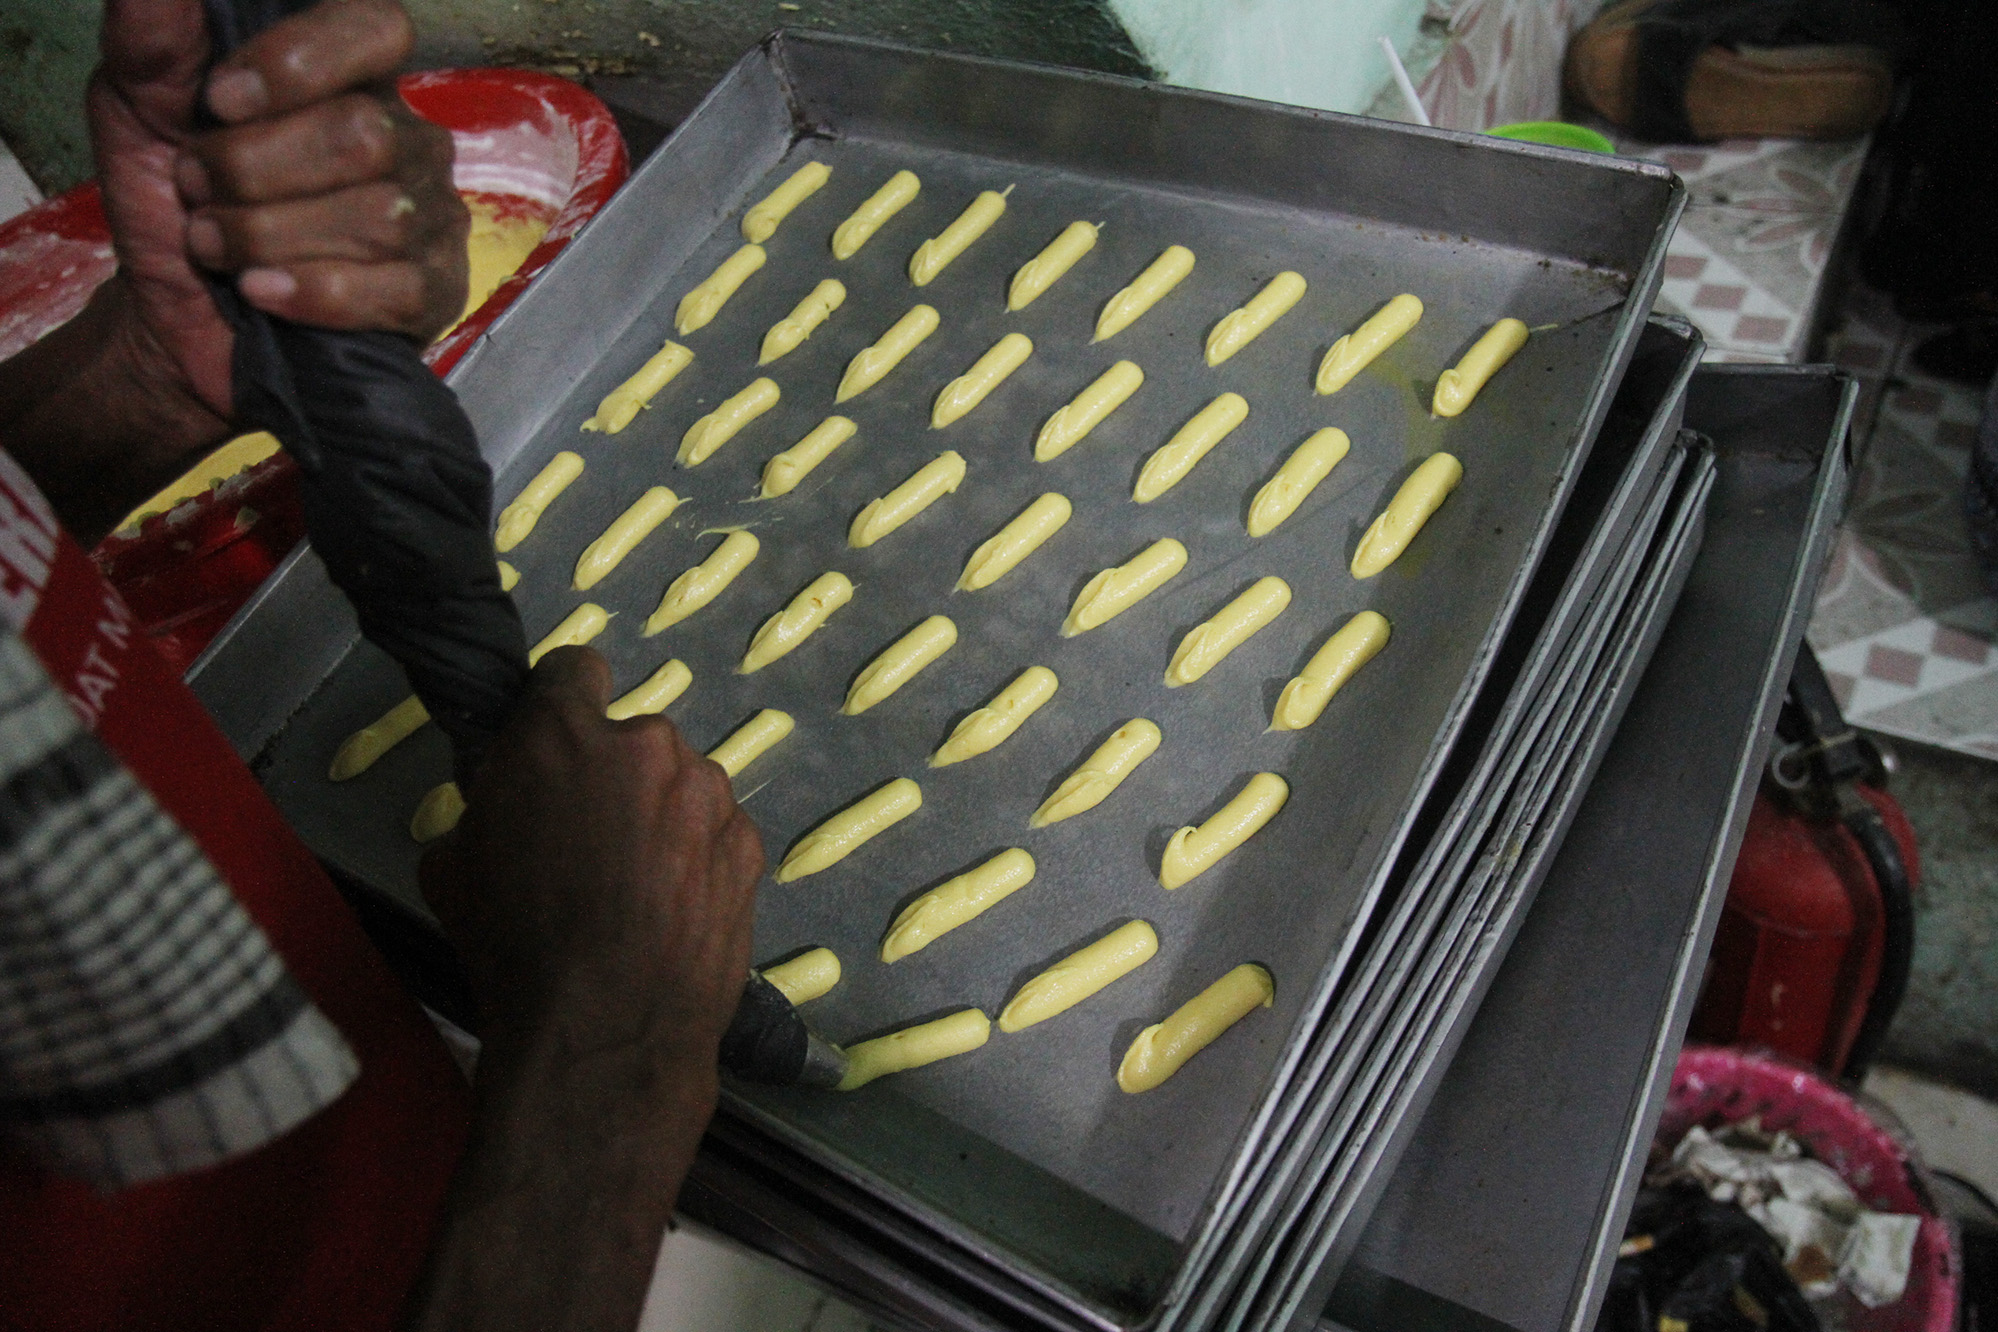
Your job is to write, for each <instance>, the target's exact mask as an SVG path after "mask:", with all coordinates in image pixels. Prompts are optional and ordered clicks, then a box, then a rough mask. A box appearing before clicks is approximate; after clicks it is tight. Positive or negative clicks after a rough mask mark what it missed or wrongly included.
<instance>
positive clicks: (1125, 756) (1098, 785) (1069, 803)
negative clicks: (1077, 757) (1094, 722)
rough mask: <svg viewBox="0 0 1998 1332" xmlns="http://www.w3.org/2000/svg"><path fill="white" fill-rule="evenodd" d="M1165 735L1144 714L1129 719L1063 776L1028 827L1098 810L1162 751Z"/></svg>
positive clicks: (1029, 821)
mask: <svg viewBox="0 0 1998 1332" xmlns="http://www.w3.org/2000/svg"><path fill="white" fill-rule="evenodd" d="M1164 738H1165V736H1164V734H1163V733H1162V732H1161V731H1160V730H1159V727H1158V723H1157V722H1154V721H1151V720H1149V719H1147V718H1144V717H1133V718H1132V719H1131V720H1129V721H1127V722H1125V723H1124V724H1123V725H1122V726H1119V727H1118V728H1117V729H1116V730H1115V731H1113V732H1111V734H1110V738H1109V739H1108V740H1105V741H1104V742H1103V743H1102V744H1100V745H1098V746H1097V747H1096V750H1095V752H1094V753H1092V754H1091V755H1090V756H1089V757H1088V758H1086V759H1084V760H1083V761H1082V762H1081V764H1080V765H1078V766H1077V767H1076V769H1075V771H1073V772H1071V773H1069V775H1068V776H1066V777H1064V778H1062V782H1061V785H1060V786H1057V787H1056V788H1055V789H1054V794H1053V795H1050V796H1049V797H1048V798H1047V799H1046V800H1043V801H1042V802H1041V805H1040V808H1039V809H1036V810H1035V811H1034V812H1033V814H1032V816H1031V817H1029V818H1028V820H1027V826H1028V827H1030V828H1045V827H1047V826H1048V825H1049V824H1050V823H1060V822H1061V821H1062V820H1063V819H1072V818H1074V817H1075V816H1076V815H1078V814H1082V813H1085V812H1087V811H1089V810H1092V809H1095V808H1096V807H1097V806H1098V805H1100V804H1102V803H1103V802H1104V800H1106V799H1108V798H1109V795H1110V793H1111V792H1112V791H1114V790H1116V789H1117V788H1118V787H1119V786H1122V785H1123V784H1124V779H1125V778H1126V777H1129V776H1130V775H1131V774H1132V773H1133V772H1136V771H1137V769H1138V765H1139V764H1140V763H1143V762H1144V761H1145V760H1146V759H1148V758H1150V757H1151V756H1152V755H1153V754H1155V753H1157V752H1158V748H1159V743H1160V741H1162V740H1163V739H1164Z"/></svg>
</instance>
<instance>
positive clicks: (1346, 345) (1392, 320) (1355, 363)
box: [1314, 292, 1422, 393]
mask: <svg viewBox="0 0 1998 1332" xmlns="http://www.w3.org/2000/svg"><path fill="white" fill-rule="evenodd" d="M1421 318H1422V302H1421V301H1420V300H1418V299H1417V298H1416V297H1414V296H1411V295H1409V294H1408V293H1407V292H1403V293H1402V294H1401V295H1399V296H1397V297H1395V298H1394V299H1393V300H1391V301H1389V302H1388V303H1387V304H1386V305H1383V306H1382V307H1381V308H1380V309H1378V310H1376V311H1374V313H1373V314H1371V315H1369V316H1368V317H1367V321H1366V322H1365V323H1363V324H1361V325H1360V326H1359V327H1358V328H1356V329H1354V330H1353V331H1352V332H1351V333H1348V334H1346V335H1345V336H1344V337H1342V338H1340V339H1339V340H1338V341H1337V342H1335V343H1333V344H1332V350H1330V351H1328V352H1326V353H1325V359H1324V360H1322V361H1320V362H1319V363H1318V378H1317V380H1316V382H1315V385H1314V387H1316V388H1317V390H1318V392H1320V393H1337V392H1338V391H1339V390H1340V389H1342V388H1344V387H1346V385H1347V384H1349V383H1351V382H1352V379H1353V376H1354V375H1357V374H1359V373H1360V371H1362V370H1364V369H1366V368H1367V366H1368V365H1369V364H1371V363H1372V362H1373V359H1374V358H1375V357H1376V356H1379V355H1380V354H1381V353H1382V352H1384V351H1386V350H1387V349H1388V348H1389V347H1392V346H1394V344H1395V343H1397V342H1399V341H1401V338H1402V335H1403V334H1405V333H1407V332H1408V330H1410V329H1411V328H1414V327H1415V325H1416V324H1417V323H1418V322H1419V321H1420V320H1421Z"/></svg>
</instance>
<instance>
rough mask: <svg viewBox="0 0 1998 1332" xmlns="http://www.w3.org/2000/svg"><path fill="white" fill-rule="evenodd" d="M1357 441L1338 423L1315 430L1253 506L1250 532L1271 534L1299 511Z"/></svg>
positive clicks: (1253, 534)
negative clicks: (1348, 436) (1340, 427)
mask: <svg viewBox="0 0 1998 1332" xmlns="http://www.w3.org/2000/svg"><path fill="white" fill-rule="evenodd" d="M1352 447H1353V441H1352V440H1350V439H1348V438H1347V437H1346V432H1345V431H1343V430H1341V429H1339V428H1338V427H1337V426H1327V427H1325V429H1323V430H1319V431H1315V432H1313V434H1312V436H1311V438H1309V439H1307V440H1305V441H1304V443H1302V444H1300V445H1298V446H1297V447H1296V448H1295V449H1293V450H1291V454H1290V457H1288V458H1286V459H1284V460H1283V466H1281V467H1279V468H1277V474H1276V475H1275V476H1273V477H1271V478H1270V479H1269V482H1268V483H1267V484H1266V485H1264V486H1263V488H1262V489H1261V490H1258V491H1257V492H1256V498H1255V500H1254V501H1253V502H1252V503H1251V504H1250V505H1249V535H1250V536H1252V537H1261V536H1268V535H1269V534H1270V533H1272V532H1274V531H1276V530H1277V528H1279V527H1281V526H1282V525H1283V521H1284V519H1286V518H1288V517H1290V516H1291V515H1292V514H1293V513H1296V512H1297V506H1298V505H1300V504H1302V503H1304V501H1305V500H1306V499H1308V498H1310V496H1311V492H1312V491H1314V490H1316V489H1318V483H1319V482H1320V481H1323V480H1324V479H1325V478H1326V477H1328V476H1330V475H1332V469H1333V468H1334V467H1337V466H1338V465H1339V463H1340V460H1341V459H1343V458H1344V457H1345V456H1346V454H1347V453H1348V452H1349V451H1350V450H1351V449H1352Z"/></svg>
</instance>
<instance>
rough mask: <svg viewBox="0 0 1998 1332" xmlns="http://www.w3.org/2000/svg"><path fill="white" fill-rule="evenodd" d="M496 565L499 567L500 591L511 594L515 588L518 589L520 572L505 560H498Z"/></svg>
mask: <svg viewBox="0 0 1998 1332" xmlns="http://www.w3.org/2000/svg"><path fill="white" fill-rule="evenodd" d="M496 563H497V564H498V565H499V580H500V591H502V592H511V591H513V590H514V589H515V588H516V587H519V586H520V570H518V569H516V568H514V567H513V566H512V565H511V564H508V563H507V562H506V561H505V560H498V561H496Z"/></svg>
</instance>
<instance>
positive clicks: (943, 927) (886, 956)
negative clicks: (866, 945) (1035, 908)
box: [881, 846, 1034, 962]
mask: <svg viewBox="0 0 1998 1332" xmlns="http://www.w3.org/2000/svg"><path fill="white" fill-rule="evenodd" d="M1033 881H1034V858H1033V857H1032V856H1030V855H1028V854H1027V853H1026V852H1025V851H1022V850H1021V849H1020V848H1019V847H1017V846H1016V847H1012V848H1010V849H1008V850H1005V851H1001V852H1000V853H999V854H998V855H996V856H994V857H992V858H991V859H990V860H988V861H986V862H985V863H984V864H982V865H979V866H978V867H977V868H975V869H968V870H966V871H965V872H964V873H962V874H960V875H958V876H956V877H955V878H952V879H947V880H945V881H944V882H942V883H940V884H938V885H937V886H936V887H934V888H932V889H930V890H929V891H928V892H927V893H924V894H923V895H922V896H921V897H919V898H917V899H916V900H915V901H913V902H911V903H909V905H908V906H906V907H904V908H902V911H901V914H900V915H898V916H896V917H895V923H894V924H892V925H890V926H889V927H888V933H887V935H886V937H884V938H883V939H882V940H881V960H882V961H883V962H898V961H900V960H901V959H903V958H905V957H907V956H908V955H909V954H911V953H915V952H920V951H921V950H923V949H925V948H928V947H929V946H930V945H931V944H933V943H935V942H936V941H937V940H938V939H939V938H940V937H942V936H943V935H946V934H948V933H950V932H951V931H952V930H954V929H956V928H957V927H958V926H960V925H963V924H965V923H966V922H967V921H970V920H974V919H976V918H977V917H978V916H981V915H983V914H984V913H985V912H987V911H989V910H991V909H992V908H993V907H995V906H997V905H999V903H1000V902H1002V901H1004V900H1005V899H1006V898H1008V897H1011V896H1012V895H1013V894H1014V893H1017V892H1019V891H1020V890H1021V889H1022V888H1025V887H1026V886H1027V885H1028V884H1030V883H1032V882H1033Z"/></svg>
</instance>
